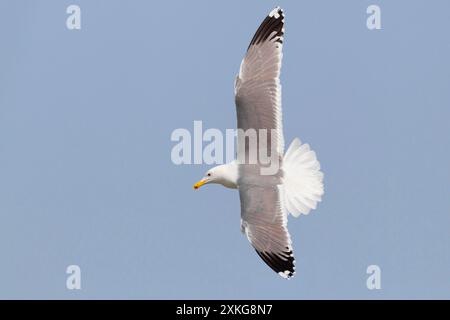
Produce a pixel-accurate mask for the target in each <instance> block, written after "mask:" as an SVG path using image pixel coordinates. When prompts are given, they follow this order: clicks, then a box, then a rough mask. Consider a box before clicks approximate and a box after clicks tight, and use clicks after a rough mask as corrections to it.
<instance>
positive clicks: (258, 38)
mask: <svg viewBox="0 0 450 320" xmlns="http://www.w3.org/2000/svg"><path fill="white" fill-rule="evenodd" d="M274 32H275V33H274ZM272 34H273V35H272ZM283 36H284V12H283V9H281V8H280V7H276V8H275V9H273V10H272V11H271V12H270V13H269V15H268V16H267V17H266V18H265V19H264V21H263V22H262V23H261V25H260V26H259V28H258V30H256V33H255V35H254V36H253V39H252V41H251V42H250V45H249V48H250V47H251V46H252V45H255V44H259V43H261V42H263V41H266V40H272V39H275V41H276V42H279V43H281V44H282V43H283ZM269 37H270V39H269Z"/></svg>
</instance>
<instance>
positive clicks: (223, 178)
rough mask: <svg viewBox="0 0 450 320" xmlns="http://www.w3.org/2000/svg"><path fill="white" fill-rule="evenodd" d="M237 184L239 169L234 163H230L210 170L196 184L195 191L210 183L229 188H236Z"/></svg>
mask: <svg viewBox="0 0 450 320" xmlns="http://www.w3.org/2000/svg"><path fill="white" fill-rule="evenodd" d="M236 182H237V167H236V165H235V164H234V163H229V164H223V165H220V166H217V167H214V168H212V169H209V170H208V171H207V172H206V174H205V176H204V177H203V178H202V179H201V180H200V181H199V182H197V183H196V184H194V189H195V190H197V189H198V188H200V187H201V186H203V185H205V184H208V183H218V184H221V185H224V186H225V187H227V188H236Z"/></svg>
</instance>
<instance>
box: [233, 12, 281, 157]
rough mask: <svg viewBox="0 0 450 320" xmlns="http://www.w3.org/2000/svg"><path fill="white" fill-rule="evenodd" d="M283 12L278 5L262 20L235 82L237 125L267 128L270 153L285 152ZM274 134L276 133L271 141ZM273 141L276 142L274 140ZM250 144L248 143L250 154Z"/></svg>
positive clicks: (268, 152) (279, 153)
mask: <svg viewBox="0 0 450 320" xmlns="http://www.w3.org/2000/svg"><path fill="white" fill-rule="evenodd" d="M283 34H284V14H283V10H282V9H280V8H279V7H277V8H275V9H274V10H272V11H271V12H270V14H269V15H268V16H267V17H266V18H265V20H264V21H263V22H262V24H261V25H260V27H259V28H258V30H257V31H256V33H255V35H254V36H253V39H252V41H251V42H250V45H249V47H248V49H247V54H246V55H245V57H244V59H243V60H242V63H241V68H240V71H239V75H238V76H237V78H236V82H235V100H236V111H237V127H238V128H239V129H243V130H245V131H246V130H248V129H255V130H257V131H258V130H259V129H267V130H268V131H267V132H268V135H267V138H268V139H267V142H266V145H267V146H268V150H267V154H268V155H272V152H277V153H278V155H280V156H282V155H283V150H284V139H283V128H282V117H281V85H280V79H279V76H280V68H281V59H282V47H283ZM271 133H274V134H275V137H274V139H273V140H271V139H272V138H271ZM271 141H273V143H271ZM248 148H249V146H248V145H246V146H245V151H246V152H247V154H248Z"/></svg>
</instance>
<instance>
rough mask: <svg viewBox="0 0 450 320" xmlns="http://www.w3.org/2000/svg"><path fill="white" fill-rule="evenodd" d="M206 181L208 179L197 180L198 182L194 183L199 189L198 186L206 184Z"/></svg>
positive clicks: (195, 187)
mask: <svg viewBox="0 0 450 320" xmlns="http://www.w3.org/2000/svg"><path fill="white" fill-rule="evenodd" d="M206 182H208V181H207V180H206V179H202V180H200V181H199V182H197V183H196V184H194V189H195V190H197V189H198V188H200V187H201V186H202V185H204V184H205V183H206Z"/></svg>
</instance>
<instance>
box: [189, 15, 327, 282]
mask: <svg viewBox="0 0 450 320" xmlns="http://www.w3.org/2000/svg"><path fill="white" fill-rule="evenodd" d="M283 37H284V13H283V10H282V9H281V8H279V7H277V8H275V9H274V10H272V11H271V12H270V13H269V15H268V16H267V17H266V18H265V20H264V21H263V22H262V24H261V25H260V27H259V28H258V30H257V31H256V33H255V35H254V36H253V39H252V40H251V42H250V45H249V47H248V49H247V53H246V55H245V57H244V59H243V60H242V63H241V67H240V70H239V74H238V76H237V77H236V81H235V102H236V113H237V127H238V131H241V130H242V131H243V132H247V130H256V131H259V132H261V131H264V132H267V134H266V136H265V137H264V136H262V137H263V138H261V136H257V142H256V144H251V143H250V142H249V140H248V139H249V137H245V136H244V140H240V139H239V133H238V159H237V160H234V161H232V162H230V163H228V164H224V165H219V166H216V167H214V168H212V169H211V170H209V171H208V172H207V173H206V175H205V176H204V177H203V179H202V180H200V181H199V182H197V183H196V184H195V185H194V189H198V188H200V187H201V186H202V185H204V184H208V183H218V184H222V185H224V186H225V187H228V188H234V189H238V190H239V198H240V201H241V231H242V232H243V233H244V234H245V235H246V236H247V238H248V240H249V241H250V243H251V245H252V246H253V247H254V248H255V250H256V252H257V253H258V255H259V256H260V257H261V258H262V259H263V260H264V262H265V263H266V264H267V265H269V266H270V267H271V268H272V269H273V270H274V271H275V272H277V273H278V274H279V275H281V276H282V277H283V278H286V279H288V278H290V277H292V276H293V275H294V273H295V260H294V254H293V249H292V242H291V237H290V235H289V232H288V229H287V215H288V213H290V214H291V215H292V216H294V217H298V216H299V215H300V214H305V215H306V214H308V213H309V212H310V210H311V209H316V206H317V202H319V201H321V198H322V195H323V192H324V191H323V182H322V181H323V173H322V172H321V171H320V164H319V162H318V161H317V159H316V154H315V152H314V151H312V150H311V149H310V147H309V145H308V144H302V143H301V142H300V140H299V139H298V138H296V139H294V140H293V141H292V143H291V145H290V146H289V148H288V149H287V151H286V153H284V138H283V130H282V113H281V85H280V79H279V76H280V68H281V59H282V47H283ZM245 139H247V140H245ZM247 142H248V143H247ZM262 148H265V149H266V150H261V149H262ZM260 151H266V152H267V155H270V156H271V158H270V159H276V160H277V163H278V164H279V165H278V167H277V170H275V172H273V173H270V174H267V172H266V173H263V170H262V169H263V168H266V167H267V162H264V163H263V161H262V159H261V158H259V155H260V153H259V152H260ZM252 152H253V154H257V155H258V158H257V161H256V162H251V161H250V160H251V159H250V157H249V154H252ZM261 154H264V153H261ZM283 154H284V155H283ZM242 155H243V157H240V156H242ZM239 159H240V160H239Z"/></svg>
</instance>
